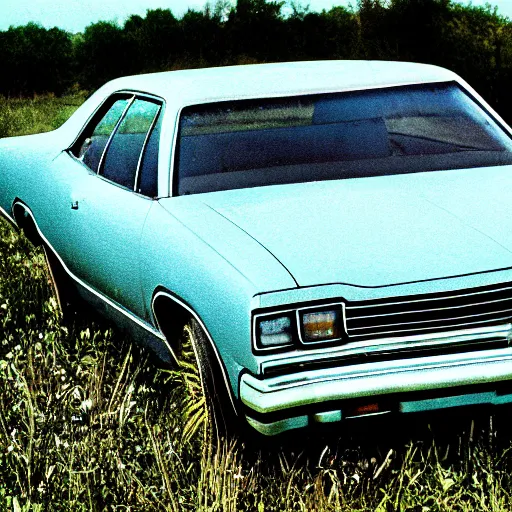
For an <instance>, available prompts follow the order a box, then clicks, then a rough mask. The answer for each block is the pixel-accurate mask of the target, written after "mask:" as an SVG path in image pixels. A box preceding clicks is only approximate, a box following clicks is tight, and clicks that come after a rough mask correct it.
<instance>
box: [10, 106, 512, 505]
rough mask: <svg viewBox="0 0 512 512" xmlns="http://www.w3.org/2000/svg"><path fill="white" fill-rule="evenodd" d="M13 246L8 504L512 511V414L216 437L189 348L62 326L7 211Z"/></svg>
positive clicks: (39, 259)
mask: <svg viewBox="0 0 512 512" xmlns="http://www.w3.org/2000/svg"><path fill="white" fill-rule="evenodd" d="M79 101H80V99H79V98H78V97H76V98H74V99H73V102H74V105H73V106H75V103H76V104H77V103H79ZM67 108H68V106H67V105H66V103H65V102H64V101H60V100H56V99H55V98H52V97H49V98H46V99H43V98H37V100H34V101H22V100H11V101H7V100H4V101H2V102H1V103H0V119H2V124H5V125H6V126H7V127H9V128H8V130H12V131H7V132H6V135H14V134H15V133H18V132H19V131H22V132H27V131H28V129H29V125H28V124H26V125H23V123H20V122H19V121H17V120H16V119H17V118H18V117H19V116H20V114H19V112H20V109H21V111H22V113H23V116H22V117H23V118H26V119H30V120H36V121H35V122H36V124H35V125H34V128H35V129H39V128H41V127H44V128H46V127H51V126H54V125H55V124H57V123H59V122H61V121H62V120H63V118H64V117H65V116H66V115H67V114H68V113H69V111H68V110H66V109H67ZM11 117H12V118H14V120H10V118H11ZM43 119H45V124H39V125H38V124H37V122H38V121H37V120H43ZM41 123H42V121H41ZM0 255H1V257H2V265H1V266H0V326H1V328H0V510H6V511H14V512H18V511H22V512H41V511H52V512H53V511H70V510H71V511H82V510H83V511H86V510H87V511H103V510H132V511H137V510H140V511H146V510H167V511H205V512H206V511H212V512H213V511H237V510H247V511H258V512H278V511H279V512H283V511H308V512H309V511H326V512H327V511H333V512H334V511H347V512H348V511H355V510H360V511H362V510H376V511H379V512H384V511H390V512H391V511H397V510H418V511H451V510H485V511H503V510H510V509H511V503H512V501H511V498H512V495H511V493H512V457H511V450H512V444H511V435H510V426H509V425H510V421H509V414H510V409H508V415H507V411H505V412H504V413H503V414H502V415H499V414H497V415H495V416H490V415H489V414H486V413H485V411H483V412H482V411H478V414H477V415H475V416H476V418H477V419H476V420H475V419H472V418H471V417H470V416H469V417H464V416H463V415H461V414H459V415H457V416H453V415H452V416H447V415H445V414H442V415H441V416H440V417H439V419H437V420H436V418H435V417H431V416H429V417H428V423H427V420H425V419H422V418H419V419H409V418H407V417H406V416H402V417H401V418H400V421H399V422H398V421H396V420H394V419H393V418H391V419H390V420H387V421H386V419H385V417H383V420H382V421H381V422H378V421H377V419H376V418H374V419H373V421H371V422H368V423H360V422H358V423H356V420H353V421H354V422H353V423H352V424H349V422H347V424H346V425H345V427H344V428H343V430H340V431H331V432H329V433H327V432H325V431H320V432H311V433H309V434H308V433H305V432H300V433H298V434H297V435H293V434H292V433H289V434H287V435H286V436H285V438H284V439H278V440H275V441H272V440H267V441H266V442H265V444H264V445H260V446H258V444H255V445H251V442H252V438H251V436H248V435H246V436H245V440H244V442H245V444H246V445H247V446H245V447H244V445H243V443H242V442H241V441H240V440H239V441H238V442H231V443H228V442H222V443H220V444H219V445H216V444H213V443H212V440H211V439H210V438H209V437H208V435H207V422H206V418H205V409H204V397H202V395H201V392H200V386H199V378H198V374H197V370H196V368H195V366H194V364H193V357H192V352H191V350H190V345H189V344H187V343H185V344H184V353H185V354H188V356H189V357H184V365H183V367H182V368H181V371H180V372H169V371H167V370H162V369H158V368H156V367H155V366H154V365H153V364H152V363H151V361H150V358H149V355H148V354H147V353H146V352H145V351H144V350H143V349H142V348H140V347H138V346H136V345H133V343H132V342H131V341H130V340H129V339H127V338H126V337H125V336H124V335H123V334H122V333H120V332H118V331H117V330H116V329H114V328H113V327H112V326H111V325H107V324H106V323H105V322H103V321H101V320H100V319H99V318H97V317H89V318H88V317H87V316H84V318H77V319H76V321H75V322H73V323H71V324H67V325H63V324H62V322H61V319H60V316H59V312H58V308H57V302H56V300H55V298H54V296H53V294H52V291H51V288H50V281H49V275H48V272H47V269H46V264H45V259H44V254H43V253H42V251H41V250H40V249H36V248H34V247H33V246H32V245H30V243H29V242H28V241H27V240H26V239H25V238H24V237H23V236H22V235H20V234H18V233H16V232H15V231H13V230H12V228H11V227H10V226H9V225H8V224H7V223H6V222H5V221H0ZM188 335H189V336H190V332H188ZM351 425H352V426H351Z"/></svg>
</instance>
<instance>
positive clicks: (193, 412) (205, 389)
mask: <svg viewBox="0 0 512 512" xmlns="http://www.w3.org/2000/svg"><path fill="white" fill-rule="evenodd" d="M178 364H179V367H180V371H181V375H182V378H183V380H184V382H185V385H186V388H187V401H186V403H185V406H184V409H183V410H184V415H185V426H184V432H183V437H184V439H185V440H189V439H190V438H192V437H193V436H194V435H195V434H196V432H198V430H199V429H200V428H204V431H205V434H206V436H207V437H209V438H210V439H211V440H212V441H214V442H219V441H221V440H222V439H224V440H227V439H231V438H232V437H233V436H234V434H235V432H236V431H237V425H238V418H237V415H236V412H235V410H234V407H233V404H232V402H231V399H230V395H229V391H228V389H227V386H228V385H229V384H228V383H226V382H225V380H224V376H223V374H222V370H221V367H220V364H221V363H220V362H219V361H218V359H217V356H216V354H215V352H214V350H213V347H212V346H211V343H210V341H209V339H208V337H207V335H206V333H205V332H204V330H203V329H202V327H201V325H200V324H199V323H198V322H197V321H196V320H195V319H191V320H190V321H189V322H187V323H186V324H185V327H184V328H183V336H182V339H181V343H180V346H179V355H178Z"/></svg>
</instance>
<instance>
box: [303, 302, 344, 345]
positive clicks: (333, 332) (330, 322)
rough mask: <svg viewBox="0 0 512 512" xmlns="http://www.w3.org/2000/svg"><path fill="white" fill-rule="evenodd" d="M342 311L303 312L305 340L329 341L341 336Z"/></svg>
mask: <svg viewBox="0 0 512 512" xmlns="http://www.w3.org/2000/svg"><path fill="white" fill-rule="evenodd" d="M340 320H341V311H339V310H332V311H314V312H310V313H303V315H302V327H303V333H304V342H312V341H327V340H334V339H337V338H340V337H341V329H340V328H339V325H340Z"/></svg>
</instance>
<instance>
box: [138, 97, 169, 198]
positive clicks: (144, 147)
mask: <svg viewBox="0 0 512 512" xmlns="http://www.w3.org/2000/svg"><path fill="white" fill-rule="evenodd" d="M161 111H162V104H161V103H159V104H158V110H157V111H156V113H155V116H154V117H153V121H151V126H150V127H149V130H148V132H147V133H146V137H145V138H144V143H143V144H142V149H141V150H140V154H139V160H138V162H137V169H136V170H135V183H134V184H133V191H134V192H137V185H138V183H139V175H140V167H141V165H142V159H143V157H144V152H145V151H146V146H147V144H148V140H149V138H150V136H151V134H152V133H153V128H154V127H155V125H156V123H157V119H158V116H159V115H160V112H161ZM158 149H159V150H160V141H158ZM157 183H158V165H157ZM157 192H158V191H157ZM139 193H140V192H139ZM141 195H144V194H141Z"/></svg>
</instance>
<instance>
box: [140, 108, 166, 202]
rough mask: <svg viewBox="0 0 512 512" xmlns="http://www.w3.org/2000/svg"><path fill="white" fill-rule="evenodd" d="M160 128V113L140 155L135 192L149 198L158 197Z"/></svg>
mask: <svg viewBox="0 0 512 512" xmlns="http://www.w3.org/2000/svg"><path fill="white" fill-rule="evenodd" d="M161 126H162V113H161V112H159V113H158V120H157V122H156V124H154V126H153V129H152V130H151V133H150V135H149V139H148V142H147V144H146V147H145V148H144V154H143V155H142V163H141V166H140V170H139V176H138V180H137V185H136V188H135V190H136V191H137V192H139V194H144V195H145V196H149V197H156V196H157V195H158V148H159V141H160V128H161Z"/></svg>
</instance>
